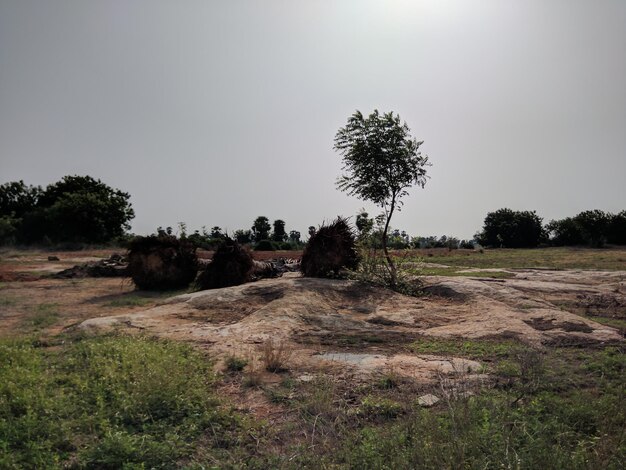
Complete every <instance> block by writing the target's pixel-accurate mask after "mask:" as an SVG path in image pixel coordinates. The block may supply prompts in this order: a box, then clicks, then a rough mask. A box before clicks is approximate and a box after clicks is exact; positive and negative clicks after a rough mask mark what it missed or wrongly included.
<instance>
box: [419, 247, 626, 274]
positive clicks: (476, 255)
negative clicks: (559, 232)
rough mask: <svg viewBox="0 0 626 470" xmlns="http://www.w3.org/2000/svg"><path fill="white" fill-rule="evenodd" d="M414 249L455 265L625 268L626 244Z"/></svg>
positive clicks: (427, 259) (421, 256)
mask: <svg viewBox="0 0 626 470" xmlns="http://www.w3.org/2000/svg"><path fill="white" fill-rule="evenodd" d="M428 253H430V256H429V255H428V254H427V255H426V256H424V254H423V253H421V252H420V251H418V252H416V255H417V256H420V259H421V260H423V261H427V262H430V263H441V264H445V265H448V266H455V267H473V268H500V269H506V268H520V269H521V268H537V267H543V268H551V269H600V270H609V271H612V270H626V248H624V247H620V248H603V249H592V248H532V249H530V248H529V249H507V248H502V249H486V250H484V252H483V253H481V252H480V251H478V250H473V251H472V250H453V251H451V252H448V251H447V250H428Z"/></svg>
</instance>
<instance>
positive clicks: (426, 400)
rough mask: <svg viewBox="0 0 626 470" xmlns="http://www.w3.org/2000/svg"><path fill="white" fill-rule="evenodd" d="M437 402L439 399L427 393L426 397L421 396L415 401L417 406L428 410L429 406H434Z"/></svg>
mask: <svg viewBox="0 0 626 470" xmlns="http://www.w3.org/2000/svg"><path fill="white" fill-rule="evenodd" d="M438 402H439V398H438V397H436V396H435V395H433V394H431V393H427V394H426V395H422V396H421V397H419V398H418V399H417V404H418V405H419V406H423V407H425V408H428V407H430V406H434V405H436V404H437V403H438Z"/></svg>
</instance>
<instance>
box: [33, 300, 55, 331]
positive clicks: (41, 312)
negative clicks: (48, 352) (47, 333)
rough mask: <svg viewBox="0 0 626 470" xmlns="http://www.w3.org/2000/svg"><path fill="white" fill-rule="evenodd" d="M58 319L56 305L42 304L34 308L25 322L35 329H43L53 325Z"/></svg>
mask: <svg viewBox="0 0 626 470" xmlns="http://www.w3.org/2000/svg"><path fill="white" fill-rule="evenodd" d="M58 318H59V306H58V304H56V303H43V304H39V305H37V306H36V307H35V311H34V312H33V313H32V314H31V315H30V316H29V317H28V318H27V320H26V322H27V323H28V324H29V325H31V326H33V327H34V328H35V329H43V328H48V327H49V326H52V325H54V324H55V323H56V322H57V320H58Z"/></svg>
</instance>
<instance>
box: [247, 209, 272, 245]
mask: <svg viewBox="0 0 626 470" xmlns="http://www.w3.org/2000/svg"><path fill="white" fill-rule="evenodd" d="M271 228H272V226H271V225H270V221H269V219H268V218H267V217H264V216H262V215H260V216H259V217H257V218H256V219H254V222H253V224H252V233H253V234H254V241H257V242H258V241H261V240H267V239H268V238H269V236H270V229H271Z"/></svg>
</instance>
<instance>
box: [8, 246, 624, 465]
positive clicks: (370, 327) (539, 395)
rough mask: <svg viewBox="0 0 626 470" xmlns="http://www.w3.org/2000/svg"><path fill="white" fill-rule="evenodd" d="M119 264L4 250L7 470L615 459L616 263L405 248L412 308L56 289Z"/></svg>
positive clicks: (398, 302)
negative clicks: (62, 273) (64, 274)
mask: <svg viewBox="0 0 626 470" xmlns="http://www.w3.org/2000/svg"><path fill="white" fill-rule="evenodd" d="M110 254H111V250H91V251H81V252H55V253H52V252H44V251H16V250H5V251H1V252H0V318H1V319H2V322H1V323H0V468H67V467H69V468H121V467H124V468H172V467H184V468H215V467H216V468H355V469H357V468H358V469H361V468H372V469H374V468H376V469H378V468H389V469H391V468H394V469H395V468H503V467H504V468H528V469H534V468H555V469H556V468H608V469H613V468H615V469H617V468H623V462H624V461H626V435H625V429H626V406H625V403H624V398H625V396H626V394H625V384H626V382H625V374H624V366H625V365H626V359H625V355H624V333H625V331H626V249H618V248H614V249H602V250H591V249H559V248H550V249H537V250H486V251H484V252H479V251H471V250H467V251H465V250H453V251H447V250H419V251H410V252H398V253H396V254H395V255H396V257H397V259H398V260H399V262H400V263H401V265H402V266H403V270H404V272H405V274H406V276H407V278H409V279H410V278H411V277H412V276H416V275H421V276H422V277H421V278H422V280H423V286H422V287H423V294H422V295H420V296H417V297H408V296H405V295H401V294H398V293H394V292H390V291H387V290H385V289H383V288H380V287H376V286H371V285H366V284H363V283H361V282H359V281H354V280H323V279H321V280H318V279H303V278H300V277H299V276H298V275H296V274H295V273H290V274H287V275H285V276H283V277H282V278H279V279H270V280H263V281H258V282H256V283H252V284H247V285H243V286H237V287H233V288H228V289H222V290H216V291H204V292H197V293H194V292H191V291H190V292H186V291H177V292H164V293H158V294H155V293H148V292H142V291H137V290H135V289H134V287H133V285H132V283H131V282H130V281H128V280H121V279H119V278H83V279H55V278H52V277H51V276H50V275H51V274H52V273H54V272H57V271H59V270H61V269H64V268H67V267H70V266H73V265H74V264H78V263H81V262H85V261H88V260H96V259H100V258H102V257H105V256H108V255H110ZM281 255H283V256H286V257H295V256H294V254H293V252H285V253H284V254H283V253H281ZM49 256H56V257H58V258H59V259H58V260H53V261H48V257H49ZM207 256H210V254H205V255H204V257H207ZM269 256H276V254H275V253H271V254H270V253H259V254H258V257H259V258H267V257H269Z"/></svg>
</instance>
